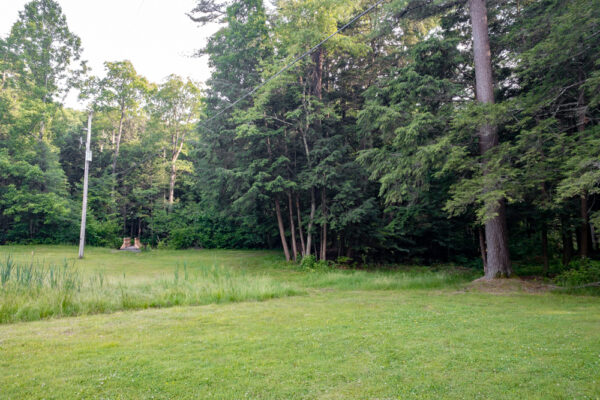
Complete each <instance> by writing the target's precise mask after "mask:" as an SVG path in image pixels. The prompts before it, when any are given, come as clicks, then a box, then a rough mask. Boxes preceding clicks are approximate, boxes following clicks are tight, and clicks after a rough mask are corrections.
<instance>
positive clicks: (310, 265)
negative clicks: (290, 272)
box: [300, 254, 331, 271]
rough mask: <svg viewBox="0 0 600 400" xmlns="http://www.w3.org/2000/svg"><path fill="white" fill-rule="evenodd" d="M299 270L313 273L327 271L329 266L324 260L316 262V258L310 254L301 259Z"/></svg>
mask: <svg viewBox="0 0 600 400" xmlns="http://www.w3.org/2000/svg"><path fill="white" fill-rule="evenodd" d="M300 268H302V269H309V270H313V271H317V270H329V269H331V265H330V264H329V262H327V261H326V260H319V261H317V258H316V257H315V256H314V255H312V254H311V255H309V256H305V257H302V261H300Z"/></svg>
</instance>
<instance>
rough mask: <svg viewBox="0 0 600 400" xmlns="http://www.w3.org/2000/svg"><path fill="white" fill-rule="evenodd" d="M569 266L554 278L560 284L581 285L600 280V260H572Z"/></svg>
mask: <svg viewBox="0 0 600 400" xmlns="http://www.w3.org/2000/svg"><path fill="white" fill-rule="evenodd" d="M567 268H568V269H567V270H565V271H563V272H561V273H560V274H559V275H557V276H556V277H555V278H554V281H555V282H556V283H557V284H558V285H560V286H581V285H585V284H588V283H592V282H599V281H600V261H593V260H590V259H587V258H586V259H582V260H577V261H572V262H571V263H570V264H569V265H568V267H567Z"/></svg>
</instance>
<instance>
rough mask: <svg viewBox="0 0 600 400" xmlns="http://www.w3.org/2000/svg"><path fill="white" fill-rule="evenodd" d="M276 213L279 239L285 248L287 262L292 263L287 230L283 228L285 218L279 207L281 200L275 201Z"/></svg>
mask: <svg viewBox="0 0 600 400" xmlns="http://www.w3.org/2000/svg"><path fill="white" fill-rule="evenodd" d="M275 212H276V213H277V225H279V237H280V238H281V245H282V246H283V253H284V254H285V260H286V261H290V250H289V249H288V244H287V239H286V238H285V228H284V226H283V218H282V217H281V207H279V199H275Z"/></svg>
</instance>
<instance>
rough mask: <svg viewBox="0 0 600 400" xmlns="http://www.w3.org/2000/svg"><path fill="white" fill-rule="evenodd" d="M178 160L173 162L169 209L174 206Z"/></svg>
mask: <svg viewBox="0 0 600 400" xmlns="http://www.w3.org/2000/svg"><path fill="white" fill-rule="evenodd" d="M175 162H176V160H173V161H172V162H171V176H170V178H169V211H170V210H171V209H172V208H173V202H174V201H175V179H176V177H177V165H176V164H175Z"/></svg>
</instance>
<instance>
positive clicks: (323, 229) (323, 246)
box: [319, 188, 327, 260]
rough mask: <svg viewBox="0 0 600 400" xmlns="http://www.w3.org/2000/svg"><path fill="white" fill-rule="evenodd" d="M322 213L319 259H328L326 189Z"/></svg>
mask: <svg viewBox="0 0 600 400" xmlns="http://www.w3.org/2000/svg"><path fill="white" fill-rule="evenodd" d="M321 213H322V214H323V225H322V226H321V254H320V256H319V259H321V260H326V259H327V195H326V193H325V188H323V190H321Z"/></svg>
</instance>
